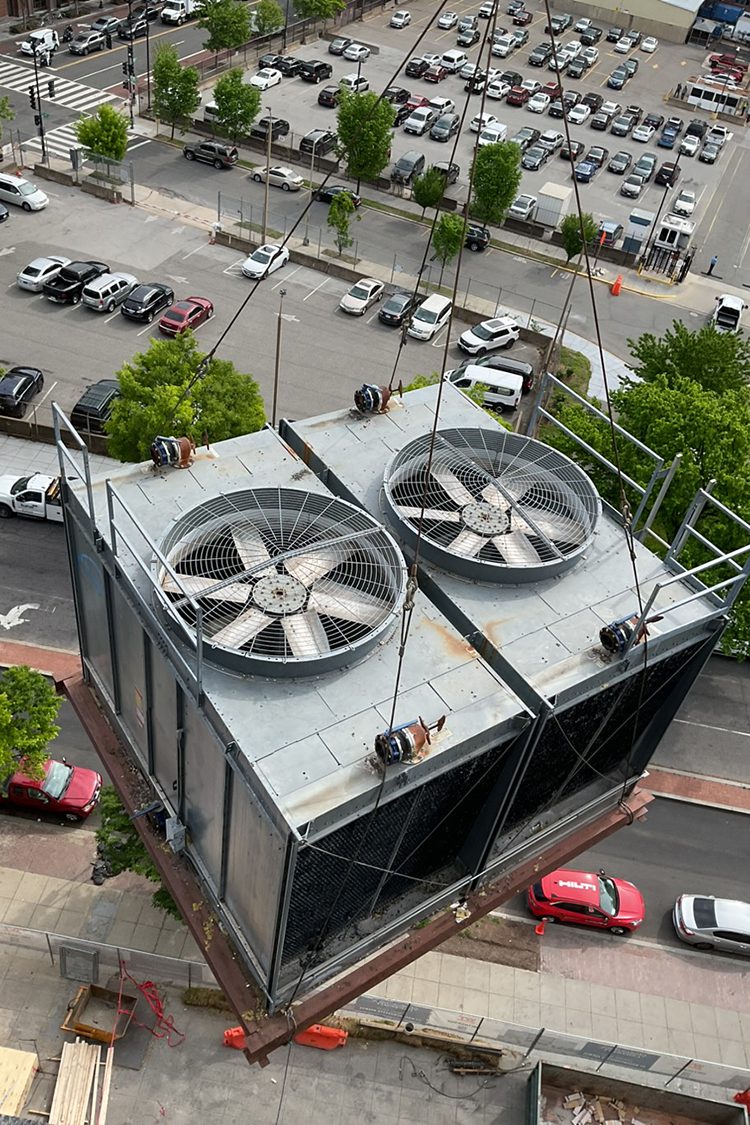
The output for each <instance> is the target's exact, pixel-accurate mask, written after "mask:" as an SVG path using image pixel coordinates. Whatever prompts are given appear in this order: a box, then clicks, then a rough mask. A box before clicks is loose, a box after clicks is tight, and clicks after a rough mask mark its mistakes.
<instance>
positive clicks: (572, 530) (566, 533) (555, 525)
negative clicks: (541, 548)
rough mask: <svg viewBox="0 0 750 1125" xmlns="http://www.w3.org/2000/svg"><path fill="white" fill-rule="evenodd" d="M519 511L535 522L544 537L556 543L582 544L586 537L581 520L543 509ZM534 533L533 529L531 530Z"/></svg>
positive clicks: (521, 509) (523, 509) (520, 509)
mask: <svg viewBox="0 0 750 1125" xmlns="http://www.w3.org/2000/svg"><path fill="white" fill-rule="evenodd" d="M519 511H520V512H521V514H522V515H524V516H526V518H527V519H528V520H531V521H533V523H534V525H535V526H536V527H538V528H539V530H540V531H541V533H542V535H546V536H547V538H548V539H550V540H551V541H552V542H553V543H554V542H565V543H582V542H583V540H584V539H585V537H586V529H585V527H584V526H583V524H582V523H581V521H580V520H576V519H573V518H572V517H571V516H565V515H563V513H562V512H544V511H542V510H541V508H524V507H523V506H521V507H520V508H519ZM529 530H531V531H532V534H533V529H532V528H529Z"/></svg>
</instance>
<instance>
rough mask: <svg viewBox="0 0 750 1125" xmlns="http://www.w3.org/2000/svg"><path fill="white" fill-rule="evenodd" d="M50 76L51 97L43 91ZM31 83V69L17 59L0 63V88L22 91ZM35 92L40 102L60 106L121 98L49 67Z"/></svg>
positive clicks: (80, 107) (81, 106)
mask: <svg viewBox="0 0 750 1125" xmlns="http://www.w3.org/2000/svg"><path fill="white" fill-rule="evenodd" d="M51 79H54V82H55V97H54V98H50V97H49V95H48V94H47V83H48V82H49V81H50V80H51ZM33 85H34V71H33V70H32V69H31V68H30V67H25V66H19V65H18V63H0V89H4V90H13V91H14V93H19V92H21V91H23V92H26V91H27V90H28V88H29V86H33ZM39 93H40V96H41V100H42V101H43V102H52V104H53V105H61V106H64V107H65V109H75V110H85V109H92V108H93V107H94V106H97V105H102V104H103V103H104V102H113V101H121V100H122V99H121V98H118V96H117V94H110V93H107V92H106V91H105V90H97V89H96V87H95V86H86V85H84V83H82V82H72V81H71V80H70V79H68V78H58V77H57V75H56V74H55V72H54V70H52V69H48V70H47V69H45V70H44V73H43V76H42V78H41V81H40V83H39Z"/></svg>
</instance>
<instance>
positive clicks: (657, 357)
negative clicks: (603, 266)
mask: <svg viewBox="0 0 750 1125" xmlns="http://www.w3.org/2000/svg"><path fill="white" fill-rule="evenodd" d="M628 346H629V348H630V351H631V353H632V355H633V359H634V360H635V361H636V363H634V364H633V371H634V372H635V374H636V375H637V377H638V378H639V379H642V380H645V381H646V382H650V381H651V380H652V379H656V378H658V377H659V376H660V375H664V376H666V378H667V380H668V381H669V383H673V382H674V381H675V380H676V379H679V378H681V377H684V378H685V379H692V380H693V381H694V382H696V383H698V384H699V385H700V386H701V387H703V388H704V389H705V390H707V391H715V392H716V393H718V394H721V393H722V392H723V391H731V390H739V389H741V388H743V387H747V386H748V383H750V341H748V340H747V339H745V337H744V336H741V335H740V334H739V333H738V332H717V331H716V329H715V328H714V327H713V325H712V324H706V325H704V326H703V327H702V328H699V329H697V330H696V331H691V330H690V329H689V328H687V327H686V326H685V325H684V324H682V322H681V321H679V320H675V321H673V322H672V327H671V328H668V329H667V331H666V332H665V333H664V335H663V336H654V335H653V334H652V333H651V332H645V333H644V334H643V335H642V336H639V337H638V339H637V340H628Z"/></svg>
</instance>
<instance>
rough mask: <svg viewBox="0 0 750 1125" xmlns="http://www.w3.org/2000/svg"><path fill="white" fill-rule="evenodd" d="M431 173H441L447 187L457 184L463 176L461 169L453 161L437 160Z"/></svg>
mask: <svg viewBox="0 0 750 1125" xmlns="http://www.w3.org/2000/svg"><path fill="white" fill-rule="evenodd" d="M430 171H433V172H439V173H440V175H441V176H442V177H443V179H444V181H445V186H446V187H450V185H451V184H455V183H456V181H457V180H458V177H459V176H460V175H461V168H460V166H459V165H458V164H456V163H455V162H454V161H453V160H436V161H435V163H434V164H433V165H432V166H431V168H430Z"/></svg>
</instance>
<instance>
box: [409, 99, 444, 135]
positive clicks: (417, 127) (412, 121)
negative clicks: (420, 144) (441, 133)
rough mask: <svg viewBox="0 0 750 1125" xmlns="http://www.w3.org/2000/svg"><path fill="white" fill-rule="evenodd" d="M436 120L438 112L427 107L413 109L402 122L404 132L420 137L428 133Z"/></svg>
mask: <svg viewBox="0 0 750 1125" xmlns="http://www.w3.org/2000/svg"><path fill="white" fill-rule="evenodd" d="M437 119H438V112H437V110H436V109H432V107H431V106H429V105H423V106H420V107H419V109H415V110H414V112H413V113H412V114H410V115H409V117H407V119H406V121H405V122H404V132H405V133H414V134H415V135H416V136H418V137H421V136H422V135H423V134H424V133H427V132H429V130H430V129H431V128H432V126H433V125H434V124H435V122H436V121H437Z"/></svg>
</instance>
